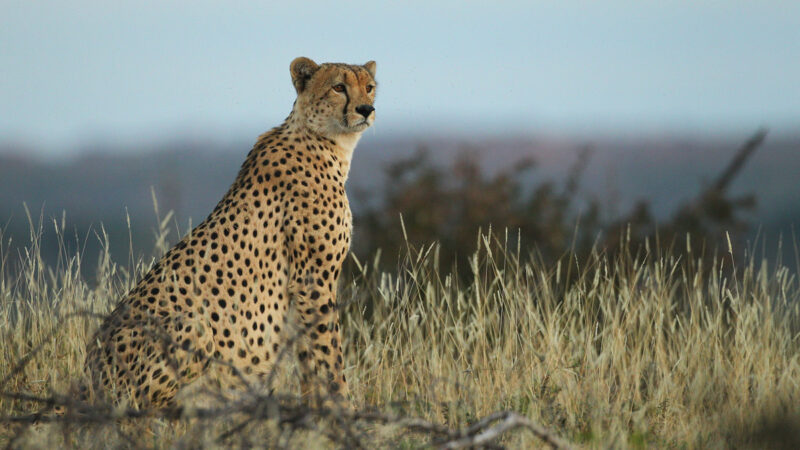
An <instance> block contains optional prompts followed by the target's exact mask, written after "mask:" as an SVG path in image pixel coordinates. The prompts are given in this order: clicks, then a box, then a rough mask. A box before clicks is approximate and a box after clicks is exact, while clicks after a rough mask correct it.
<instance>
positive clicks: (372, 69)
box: [364, 61, 375, 78]
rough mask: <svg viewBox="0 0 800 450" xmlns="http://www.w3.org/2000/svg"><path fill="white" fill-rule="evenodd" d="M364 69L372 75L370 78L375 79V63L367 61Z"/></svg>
mask: <svg viewBox="0 0 800 450" xmlns="http://www.w3.org/2000/svg"><path fill="white" fill-rule="evenodd" d="M364 68H365V69H367V72H369V74H370V75H372V78H375V61H367V62H366V64H364Z"/></svg>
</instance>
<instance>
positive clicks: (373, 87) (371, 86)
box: [367, 84, 375, 94]
mask: <svg viewBox="0 0 800 450" xmlns="http://www.w3.org/2000/svg"><path fill="white" fill-rule="evenodd" d="M373 89H375V86H373V85H371V84H369V85H367V94H369V93H370V92H372V90H373Z"/></svg>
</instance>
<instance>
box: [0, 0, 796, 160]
mask: <svg viewBox="0 0 800 450" xmlns="http://www.w3.org/2000/svg"><path fill="white" fill-rule="evenodd" d="M301 55H302V56H307V57H310V58H312V59H314V60H316V61H317V62H325V61H338V62H349V63H364V62H366V61H368V60H375V61H377V79H378V82H379V84H380V86H379V89H378V98H377V101H376V107H377V111H376V113H377V120H376V127H375V129H374V130H372V131H370V133H375V134H386V135H390V134H391V135H397V134H424V133H439V134H441V133H451V132H458V133H464V132H470V133H489V134H500V135H504V134H531V133H533V134H535V133H549V134H559V133H604V134H614V133H625V134H636V133H639V132H658V133H661V132H690V133H695V134H697V133H700V134H724V133H727V132H731V131H737V132H739V133H741V130H743V129H744V130H748V131H749V130H751V129H754V128H756V127H758V126H762V125H765V126H768V127H770V129H771V130H772V132H773V135H774V134H776V133H777V134H778V135H780V134H782V133H787V134H791V133H793V132H796V131H797V130H798V129H800V2H797V1H766V0H764V1H759V2H756V1H751V2H739V1H735V0H732V1H697V2H677V1H660V2H655V1H637V2H633V1H624V2H623V1H605V2H588V1H559V2H532V1H527V2H526V1H518V2H514V1H492V2H474V1H465V0H462V1H433V0H429V1H425V2H417V1H402V2H401V1H391V2H381V1H370V2H352V1H339V2H299V1H298V2H289V1H283V2H279V3H277V2H263V1H261V2H255V1H224V2H223V1H205V0H193V1H184V0H174V1H167V2H164V1H147V0H144V1H142V0H139V1H135V2H130V1H113V2H100V1H85V0H72V1H69V2H66V1H58V2H55V1H31V0H24V1H7V0H0V144H2V143H3V142H13V143H18V144H25V145H27V146H29V147H31V148H35V149H37V150H39V151H42V152H45V153H49V154H61V153H68V152H70V151H74V149H76V148H79V147H80V146H81V145H84V144H85V143H87V142H92V141H97V140H101V141H113V142H138V141H147V140H158V139H166V138H169V137H170V136H172V137H175V138H177V137H181V136H218V137H221V138H222V139H225V138H233V137H239V136H245V137H246V136H253V137H255V136H256V135H257V134H258V133H260V132H262V131H264V130H266V129H268V128H270V127H272V126H274V125H277V124H278V123H280V121H282V120H283V118H285V117H286V115H287V114H288V112H289V111H290V109H291V105H292V101H293V100H294V96H295V93H294V90H293V88H292V85H291V81H290V78H289V63H290V61H291V60H292V59H293V58H295V57H297V56H301Z"/></svg>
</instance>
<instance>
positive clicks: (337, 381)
mask: <svg viewBox="0 0 800 450" xmlns="http://www.w3.org/2000/svg"><path fill="white" fill-rule="evenodd" d="M290 73H291V76H292V83H293V84H294V86H295V89H296V90H297V100H296V101H295V104H294V108H293V110H292V113H291V114H290V115H289V117H287V119H286V121H285V122H284V123H283V124H282V125H280V126H279V127H277V128H274V129H272V130H271V131H269V132H267V133H265V134H264V135H262V136H261V137H259V139H258V141H257V142H256V144H255V146H254V147H253V149H252V151H250V153H249V154H248V156H247V159H246V160H245V162H244V164H243V165H242V168H241V170H240V172H239V175H238V176H237V178H236V180H235V181H234V183H233V185H232V186H231V188H230V189H229V190H228V192H227V194H226V195H225V196H224V197H223V198H222V200H220V202H219V204H218V205H217V207H216V208H215V209H214V211H213V212H212V213H211V214H210V215H209V216H208V218H206V219H205V220H204V221H203V222H202V223H200V224H199V225H198V226H197V227H196V228H195V229H194V230H192V232H191V233H189V234H188V235H187V236H186V237H184V238H183V239H182V240H181V241H180V242H179V243H178V244H177V245H175V247H173V248H172V249H171V250H170V251H169V252H167V254H166V255H164V257H163V258H161V260H160V261H159V262H158V263H156V264H155V265H154V266H153V268H152V269H150V271H149V272H148V273H147V274H146V275H145V276H144V278H143V279H142V280H140V281H139V282H138V284H137V286H136V287H135V288H134V289H133V290H132V291H131V292H129V293H128V294H127V295H126V296H125V297H124V298H123V299H122V300H121V301H120V303H119V305H118V306H117V308H116V309H115V310H114V311H113V312H112V313H111V315H110V316H109V317H108V318H107V319H106V320H105V322H104V323H103V324H102V326H101V327H100V329H99V331H98V332H97V334H96V335H95V336H94V337H93V339H92V340H91V341H90V342H89V343H88V349H87V357H86V368H87V372H88V373H89V376H90V378H91V379H92V380H93V386H92V387H93V388H99V389H100V391H101V392H105V393H111V395H112V397H113V398H114V399H116V400H120V399H123V398H130V399H131V400H133V404H135V405H138V406H143V405H156V406H163V405H168V404H172V403H174V402H175V398H176V395H177V394H178V392H179V391H181V389H183V388H184V387H185V386H187V385H188V384H190V383H192V382H193V381H194V380H196V379H198V378H199V377H201V376H204V375H206V374H208V373H211V372H215V371H220V368H223V369H224V370H223V372H225V373H229V374H235V373H237V372H238V373H240V374H242V375H244V376H245V377H246V378H247V379H249V380H251V381H258V380H259V379H260V380H263V379H265V378H266V376H267V375H268V374H269V373H270V371H271V370H272V366H273V364H274V361H275V358H276V357H277V355H278V354H279V353H280V352H281V351H282V349H283V347H284V346H285V345H286V343H287V340H288V338H290V337H291V334H292V332H291V331H290V330H292V329H299V330H300V331H301V336H302V337H301V338H300V339H299V341H298V347H297V355H298V357H299V360H300V365H301V368H302V371H303V393H304V394H305V395H308V394H310V393H311V392H314V391H315V386H316V383H315V382H314V378H315V376H320V377H322V378H323V380H324V381H325V384H324V386H325V389H326V390H327V391H328V392H331V393H338V394H344V395H346V394H347V383H346V381H345V378H344V375H343V374H342V368H343V364H344V362H343V359H342V348H341V345H340V342H341V340H340V333H339V319H338V309H337V302H336V288H337V280H338V277H339V273H340V270H341V264H342V261H343V260H344V258H345V257H346V255H347V253H348V250H349V246H350V233H351V214H350V207H349V204H348V201H347V196H346V194H345V190H344V183H345V181H346V180H347V175H348V172H349V168H350V158H351V156H352V153H353V149H354V148H355V146H356V144H357V143H358V139H359V138H360V136H361V133H362V132H363V131H364V130H365V129H366V128H368V127H369V126H371V125H372V123H373V121H374V118H375V113H374V111H371V109H372V108H371V107H372V105H373V102H374V100H375V85H376V83H375V79H374V76H375V62H373V61H370V62H368V63H366V64H365V65H363V66H361V65H347V64H321V65H317V64H316V63H314V62H313V61H311V60H310V59H308V58H297V59H295V60H294V61H292V63H291V65H290ZM370 88H371V92H369V91H370ZM337 89H342V90H343V91H342V92H338V91H337ZM359 107H361V111H362V112H366V113H367V114H366V116H365V114H362V113H359V112H358V111H357V110H356V109H357V108H359ZM367 107H368V108H367ZM365 108H366V109H365ZM290 317H296V319H297V322H296V323H295V324H292V323H289V322H290V321H289V318H290ZM220 362H221V363H223V364H220ZM235 379H236V377H231V378H230V382H229V384H230V385H231V386H233V385H236V384H237V383H236V381H235Z"/></svg>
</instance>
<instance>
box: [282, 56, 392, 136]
mask: <svg viewBox="0 0 800 450" xmlns="http://www.w3.org/2000/svg"><path fill="white" fill-rule="evenodd" d="M289 71H290V72H291V74H292V83H294V87H295V89H296V90H297V100H296V101H295V105H294V114H295V116H297V117H298V119H300V120H303V121H305V124H306V125H307V126H308V127H309V128H310V129H311V130H313V131H314V132H316V133H319V134H320V135H322V136H326V137H331V138H332V137H335V136H340V135H346V134H358V135H360V134H361V132H363V131H364V130H366V129H367V128H368V127H369V126H370V125H372V122H373V121H374V120H375V107H374V106H373V103H374V102H375V89H376V87H377V83H376V82H375V61H369V62H368V63H366V64H364V65H361V66H360V65H350V64H338V63H325V64H320V65H317V64H316V63H315V62H314V61H312V60H310V59H308V58H304V57H300V58H296V59H295V60H294V61H292V64H291V65H290V66H289Z"/></svg>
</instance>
